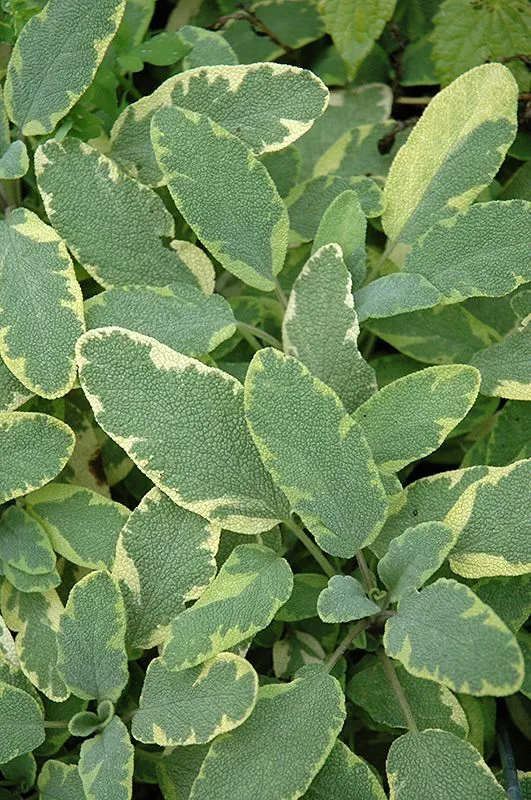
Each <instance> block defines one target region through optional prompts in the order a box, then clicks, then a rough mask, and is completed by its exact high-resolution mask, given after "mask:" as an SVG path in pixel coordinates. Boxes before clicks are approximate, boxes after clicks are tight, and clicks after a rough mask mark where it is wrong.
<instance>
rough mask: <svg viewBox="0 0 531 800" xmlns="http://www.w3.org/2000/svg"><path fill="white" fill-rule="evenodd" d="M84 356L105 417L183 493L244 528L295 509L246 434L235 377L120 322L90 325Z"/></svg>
mask: <svg viewBox="0 0 531 800" xmlns="http://www.w3.org/2000/svg"><path fill="white" fill-rule="evenodd" d="M79 365H80V380H81V384H82V387H83V390H84V392H85V394H86V395H87V397H88V399H89V401H90V403H91V405H92V408H93V410H94V414H95V417H96V419H97V421H98V424H99V425H101V427H102V428H103V430H104V431H105V432H106V433H107V434H108V435H109V436H110V437H111V438H112V439H114V441H115V442H116V443H117V444H119V445H120V447H122V448H123V449H124V450H125V452H126V453H127V454H128V455H129V457H130V458H132V460H133V461H134V462H135V463H136V464H137V465H138V466H139V467H140V469H141V470H142V471H143V472H145V473H146V475H147V476H148V477H149V478H151V480H153V482H154V483H155V484H156V485H157V486H159V488H160V489H162V490H163V491H164V492H165V493H166V494H167V495H169V497H171V498H172V500H174V501H175V502H176V503H178V504H179V505H182V506H183V507H184V508H187V509H189V510H190V511H194V512H195V513H197V514H200V515H201V516H204V517H206V518H207V519H210V520H211V521H214V522H219V523H220V524H221V523H222V524H223V525H224V526H225V527H227V528H229V529H230V530H235V531H241V532H243V533H258V532H260V531H263V530H269V529H270V528H271V527H272V526H273V525H275V524H276V523H277V522H278V520H279V519H280V518H282V517H284V516H285V515H286V514H287V506H286V502H285V500H284V498H283V497H282V496H281V495H280V493H279V491H278V490H277V489H276V488H275V487H274V485H273V483H272V481H271V479H270V477H269V475H268V474H267V473H266V471H265V469H264V467H263V466H262V464H261V462H260V459H259V456H258V453H257V452H256V450H255V448H254V445H253V443H252V441H251V439H250V436H249V434H248V431H247V428H246V425H245V420H244V413H243V387H242V386H241V385H240V384H239V383H238V381H237V380H235V379H234V378H232V377H231V376H230V375H228V374H227V373H225V372H222V371H221V370H218V369H213V368H211V367H206V366H205V365H204V364H202V363H201V362H199V361H195V360H194V359H191V358H187V357H186V356H183V355H180V354H178V353H176V352H175V351H173V350H170V348H169V347H166V346H165V345H162V344H160V343H159V342H156V341H155V340H154V339H150V338H148V337H146V336H141V335H140V334H134V333H131V332H129V331H125V330H122V329H121V328H101V329H97V330H95V331H90V332H89V333H87V334H86V335H85V336H84V337H83V338H82V339H81V340H80V343H79ZM139 387H141V391H139ZM177 454H178V458H176V455H177Z"/></svg>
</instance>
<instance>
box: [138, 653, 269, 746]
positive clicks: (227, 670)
mask: <svg viewBox="0 0 531 800" xmlns="http://www.w3.org/2000/svg"><path fill="white" fill-rule="evenodd" d="M257 692H258V675H257V674H256V672H255V671H254V669H253V668H252V666H251V665H250V664H249V662H248V661H245V659H243V658H240V657H239V656H236V655H233V654H232V653H220V654H219V655H217V656H216V657H215V658H214V659H212V661H207V662H206V663H205V664H201V665H200V666H198V667H192V669H187V670H184V671H183V672H170V671H169V670H168V669H167V667H165V666H164V664H163V663H162V661H161V660H160V659H158V658H155V659H153V661H152V662H151V663H150V665H149V667H148V670H147V672H146V678H145V681H144V686H143V688H142V695H141V696H140V706H139V709H138V711H137V712H136V713H135V716H134V717H133V727H132V734H133V736H134V737H135V739H138V740H139V741H141V742H145V743H147V744H158V745H161V746H162V747H174V746H177V745H190V744H204V743H205V742H209V741H210V740H211V739H213V738H214V737H215V736H218V735H219V734H221V733H227V732H228V731H230V730H233V728H237V727H238V725H241V724H242V722H245V720H246V719H247V717H248V716H249V714H250V713H251V711H252V710H253V708H254V705H255V703H256V695H257Z"/></svg>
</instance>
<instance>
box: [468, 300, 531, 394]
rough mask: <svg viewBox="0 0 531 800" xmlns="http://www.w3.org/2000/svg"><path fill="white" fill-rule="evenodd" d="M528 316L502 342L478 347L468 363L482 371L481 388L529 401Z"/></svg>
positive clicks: (530, 335) (530, 341)
mask: <svg viewBox="0 0 531 800" xmlns="http://www.w3.org/2000/svg"><path fill="white" fill-rule="evenodd" d="M530 347H531V315H529V316H528V317H526V318H525V319H523V320H522V322H521V324H520V325H518V326H517V327H516V328H515V329H514V330H512V331H510V332H509V333H508V334H507V335H506V336H504V338H503V339H501V341H499V342H496V343H495V344H491V345H489V347H486V348H485V349H483V350H478V352H477V353H475V354H474V355H473V356H472V358H471V359H470V363H471V364H473V365H474V366H475V367H476V369H478V370H479V371H480V373H481V391H482V393H483V394H490V395H494V396H495V397H506V398H508V399H510V400H531V366H530V363H529V350H530Z"/></svg>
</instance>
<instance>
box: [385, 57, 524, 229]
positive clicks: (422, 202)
mask: <svg viewBox="0 0 531 800" xmlns="http://www.w3.org/2000/svg"><path fill="white" fill-rule="evenodd" d="M517 95H518V86H517V85H516V82H515V80H514V78H513V76H512V75H511V73H510V72H509V70H508V69H507V67H504V66H503V65H502V64H484V65H483V66H480V67H476V68H475V69H472V70H470V71H469V72H466V73H465V74H464V75H461V76H460V77H459V78H457V80H455V81H454V82H453V83H452V84H451V85H450V86H448V88H446V89H443V91H442V92H439V94H437V95H436V96H435V98H434V99H433V100H432V101H431V102H430V104H429V106H428V107H427V108H426V110H425V112H424V114H423V115H422V117H421V119H420V120H419V122H418V123H417V124H416V125H415V127H414V129H413V131H412V132H411V134H410V135H409V137H408V140H407V142H406V143H405V145H404V146H403V147H402V148H401V149H400V151H399V153H398V154H397V155H396V157H395V159H394V161H393V164H392V166H391V169H390V171H389V176H388V178H387V182H386V184H385V190H384V197H385V210H384V213H383V216H382V224H383V227H384V230H385V232H386V233H387V235H388V236H389V238H390V239H392V240H393V241H394V242H395V243H396V242H405V243H410V242H414V241H415V240H416V239H418V237H419V236H420V235H421V234H422V233H424V231H426V230H427V229H428V228H429V227H431V226H432V225H434V224H435V223H437V222H439V221H440V220H442V219H445V218H447V217H449V216H452V215H453V214H455V212H456V211H465V210H466V209H467V208H468V207H469V206H470V204H471V203H472V202H473V200H474V199H475V198H476V197H477V196H478V194H479V193H480V192H481V191H482V189H483V188H484V187H485V186H487V185H488V184H489V183H490V182H491V180H492V178H493V177H494V175H495V174H496V172H497V171H498V168H499V166H500V164H501V162H502V161H503V158H504V156H505V153H506V152H507V149H508V148H509V146H510V144H511V143H512V141H513V139H514V134H515V130H516V101H517Z"/></svg>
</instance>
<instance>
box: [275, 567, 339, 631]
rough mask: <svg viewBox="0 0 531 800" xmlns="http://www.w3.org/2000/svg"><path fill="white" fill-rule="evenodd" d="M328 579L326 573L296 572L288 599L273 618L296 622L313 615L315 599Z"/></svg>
mask: <svg viewBox="0 0 531 800" xmlns="http://www.w3.org/2000/svg"><path fill="white" fill-rule="evenodd" d="M327 583H328V581H327V579H326V575H323V574H321V573H314V572H298V573H297V574H296V575H294V576H293V591H292V593H291V596H290V598H289V600H288V601H287V602H286V603H284V605H283V606H282V608H281V609H280V611H278V613H277V615H276V617H275V619H280V620H282V621H283V622H296V621H298V620H301V619H308V618H309V617H315V616H316V614H317V600H318V597H319V595H320V594H321V592H322V590H323V589H326V585H327Z"/></svg>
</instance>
